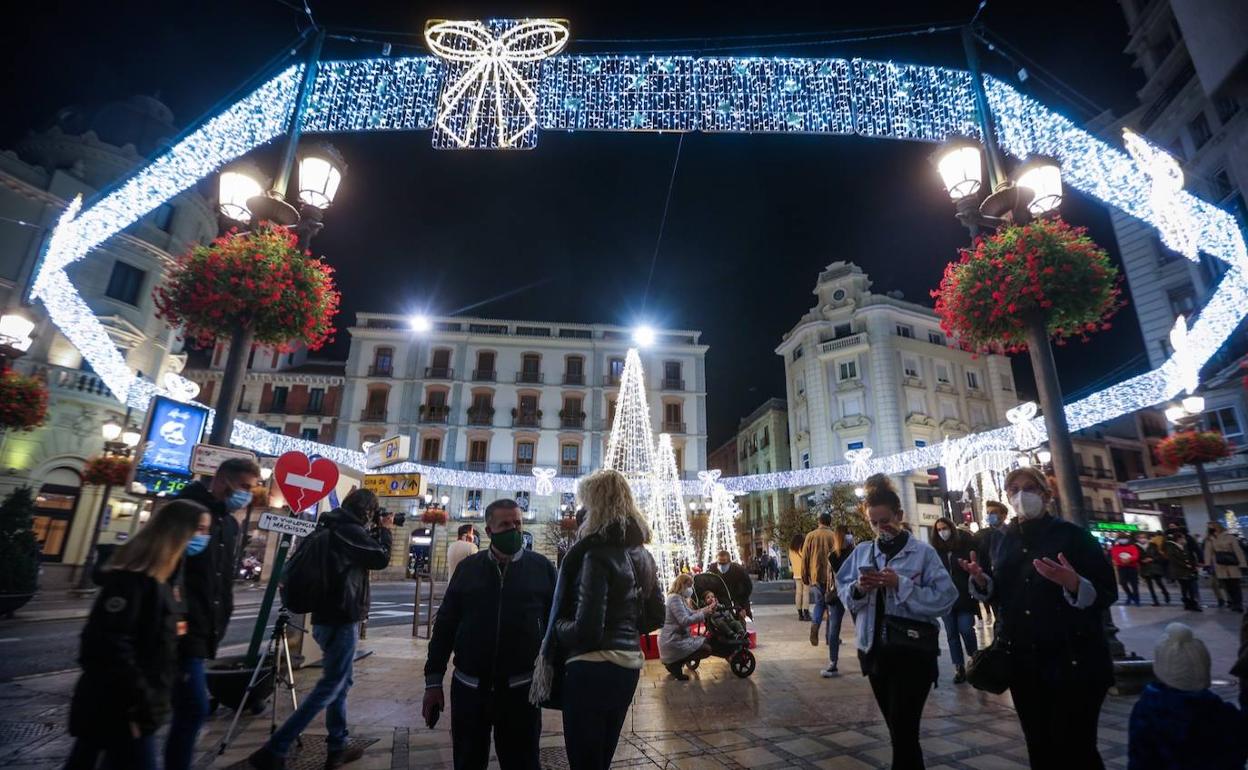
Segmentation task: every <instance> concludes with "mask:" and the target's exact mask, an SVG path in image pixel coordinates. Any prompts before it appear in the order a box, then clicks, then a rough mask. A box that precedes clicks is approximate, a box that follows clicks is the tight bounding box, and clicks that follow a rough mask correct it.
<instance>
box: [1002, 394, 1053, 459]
mask: <svg viewBox="0 0 1248 770" xmlns="http://www.w3.org/2000/svg"><path fill="white" fill-rule="evenodd" d="M1005 420H1006V422H1008V423H1009V424H1010V425H1013V426H1014V446H1016V447H1018V448H1019V449H1021V450H1024V451H1026V450H1028V449H1031V448H1033V447H1038V446H1040V445H1041V444H1043V443H1044V441H1045V438H1046V436H1047V431H1046V430H1045V428H1044V420H1041V419H1039V418H1037V417H1036V402H1035V401H1024V402H1023V403H1021V404H1019V405H1018V406H1015V407H1012V408H1010V409H1007V410H1005Z"/></svg>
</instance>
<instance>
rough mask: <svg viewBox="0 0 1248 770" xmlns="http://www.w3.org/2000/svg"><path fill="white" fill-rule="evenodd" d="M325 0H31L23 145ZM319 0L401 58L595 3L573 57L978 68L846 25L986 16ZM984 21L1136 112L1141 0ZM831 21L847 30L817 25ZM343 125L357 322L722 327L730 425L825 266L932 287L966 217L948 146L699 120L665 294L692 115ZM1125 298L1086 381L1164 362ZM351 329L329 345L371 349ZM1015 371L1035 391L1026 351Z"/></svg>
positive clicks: (717, 408) (336, 211) (340, 44)
mask: <svg viewBox="0 0 1248 770" xmlns="http://www.w3.org/2000/svg"><path fill="white" fill-rule="evenodd" d="M300 2H301V0H289V2H287V0H248V1H247V2H237V1H234V0H222V1H219V2H210V3H209V2H188V3H178V4H170V3H167V2H146V1H144V2H125V3H78V2H46V3H39V4H33V3H32V4H26V5H25V6H24V8H23V13H24V14H25V16H24V18H23V21H24V22H25V24H24V25H23V24H21V23H12V24H9V25H7V28H6V30H5V32H4V37H5V38H7V39H5V40H4V44H3V45H0V61H2V62H3V66H4V69H5V71H8V72H10V73H21V77H18V78H13V77H11V78H9V83H8V86H7V88H6V109H5V110H3V111H0V148H9V147H11V146H12V145H13V143H14V142H15V141H16V140H18V139H19V138H20V137H21V136H23V135H24V134H25V132H26V131H27V130H29V129H31V128H33V127H39V126H44V125H48V124H49V123H50V122H51V118H52V116H53V115H54V114H55V112H56V111H57V110H58V109H60V108H62V107H64V106H67V105H81V106H84V107H87V108H90V107H91V106H93V105H97V104H99V103H101V102H104V101H108V100H112V99H120V98H124V97H126V96H128V95H131V94H135V93H144V94H149V95H158V96H159V97H160V98H161V99H162V100H163V101H164V102H165V103H166V104H168V105H169V106H170V108H171V109H172V110H173V111H174V114H175V117H176V120H177V121H178V122H179V124H180V125H185V124H187V123H189V122H190V121H192V120H194V119H195V118H196V117H197V116H200V115H202V114H203V113H204V112H205V111H208V110H210V109H211V108H212V107H213V106H214V104H215V103H216V102H217V100H219V99H220V98H222V97H223V96H224V95H225V94H227V93H228V92H229V91H230V90H232V89H233V88H234V87H235V86H236V85H238V84H239V83H241V82H243V81H244V80H246V79H247V78H249V77H250V76H251V75H252V74H253V73H254V71H255V69H256V68H258V67H259V66H261V65H262V64H263V63H264V62H266V61H268V60H269V59H271V58H272V57H273V56H274V55H275V53H276V52H277V51H279V50H280V49H281V47H282V46H283V45H284V44H287V43H289V42H290V41H291V40H292V39H293V38H294V36H295V35H296V34H297V32H298V30H299V28H300V27H301V26H305V25H306V24H307V20H306V17H305V16H304V15H303V14H302V13H301V12H298V11H297V10H296V9H295V7H296V6H297V5H298V4H299V3H300ZM309 2H310V4H311V7H312V10H313V13H314V15H315V16H316V18H317V20H318V21H319V22H320V23H321V24H323V25H325V26H327V27H330V28H331V31H333V30H334V29H337V30H343V29H344V28H348V27H349V28H354V29H358V30H385V31H392V32H394V33H395V34H393V35H382V34H379V33H365V32H357V33H356V34H357V35H358V36H359V37H368V38H374V39H377V40H382V39H385V40H389V41H391V42H393V43H394V44H395V46H394V51H393V52H394V54H395V55H403V54H407V53H411V52H413V51H419V52H422V53H423V52H424V49H423V45H422V43H421V40H420V38H419V35H418V33H419V32H420V31H421V30H422V29H423V25H424V21H425V19H427V18H465V19H475V18H489V17H495V16H497V17H520V16H557V17H563V18H567V19H569V20H570V22H571V29H572V41H571V43H570V45H569V46H568V49H567V51H568V52H569V53H597V52H646V53H648V52H654V51H666V52H673V53H688V54H697V53H698V52H699V51H705V52H707V53H708V54H709V53H714V54H717V55H803V56H816V55H824V56H842V57H852V56H863V57H869V58H892V59H895V60H898V61H902V62H914V63H920V64H938V65H947V66H955V67H964V66H965V62H964V60H963V59H962V53H961V46H960V43H959V40H958V37H957V34H956V32H944V33H935V34H923V35H908V36H905V37H900V38H892V39H884V40H871V41H856V42H851V41H846V40H845V39H846V38H854V37H868V36H874V35H880V34H887V33H888V31H887V30H884V31H882V30H880V29H879V28H882V27H891V28H896V27H899V26H903V25H906V26H908V25H912V24H920V23H928V22H930V23H932V24H933V25H936V26H939V25H942V24H949V23H957V22H961V21H964V20H966V19H968V18H969V17H970V15H971V14H972V13H973V12H974V11H975V5H976V2H975V0H959V2H937V1H936V0H927V1H925V2H914V3H901V2H876V3H855V4H850V3H836V4H831V3H826V4H822V5H825V6H829V7H830V6H833V5H835V6H837V7H836V8H835V10H834V11H832V10H827V11H824V12H822V13H818V14H813V13H812V12H811V11H810V6H812V5H814V4H811V3H794V4H791V5H789V4H785V3H778V2H769V3H752V4H749V5H744V4H741V5H734V4H732V3H722V2H717V3H709V2H696V3H695V2H682V3H671V2H666V3H641V2H639V3H629V4H627V5H628V6H629V8H627V9H621V8H620V6H621V5H624V4H620V3H611V4H607V3H597V4H594V5H593V6H591V5H589V4H587V3H565V4H562V5H561V4H555V3H549V2H540V1H535V2H533V3H531V4H519V3H516V4H505V3H493V4H485V3H481V4H472V3H453V4H447V3H428V4H419V3H394V2H360V1H353V2H350V3H347V2H336V3H331V2H328V1H327V0H309ZM122 9H124V10H122ZM608 9H609V10H608ZM981 19H982V21H983V22H984V23H985V24H986V25H987V27H988V29H989V30H990V31H992V32H995V33H996V35H997V36H999V37H1000V38H1003V39H1004V40H1005V41H1007V43H1009V44H1012V45H1013V46H1014V47H1015V48H1016V49H1017V50H1018V51H1021V52H1022V54H1023V55H1025V56H1027V57H1029V58H1030V59H1031V60H1033V61H1034V62H1036V63H1038V64H1039V65H1040V66H1041V67H1043V68H1045V69H1046V70H1048V71H1049V72H1051V73H1052V74H1053V75H1055V76H1056V77H1057V78H1060V79H1061V80H1062V81H1064V82H1065V83H1067V84H1069V85H1071V86H1073V87H1074V88H1076V89H1078V90H1079V92H1081V94H1082V98H1086V99H1088V100H1090V101H1091V102H1092V103H1093V104H1094V105H1096V106H1098V107H1101V108H1108V109H1112V110H1113V111H1114V112H1116V113H1118V114H1121V113H1122V112H1124V111H1125V110H1127V109H1129V108H1130V107H1131V106H1132V105H1133V103H1134V91H1135V89H1136V88H1138V87H1139V85H1140V82H1141V77H1140V74H1139V72H1138V71H1136V70H1133V69H1132V68H1131V66H1130V59H1129V58H1128V57H1127V56H1125V55H1123V53H1122V50H1123V48H1124V46H1125V45H1126V23H1125V21H1124V19H1123V17H1122V14H1121V11H1120V9H1119V7H1118V5H1117V3H1113V2H1108V0H1100V1H1099V2H1095V3H1088V2H1079V1H1067V0H1051V1H1050V2H1047V3H1019V2H1016V1H1015V0H1010V1H1009V2H1006V1H1005V0H994V2H992V3H991V4H990V5H989V6H988V8H987V9H986V10H985V11H984V12H983V15H982V17H981ZM868 28H869V29H868ZM864 30H867V31H864ZM793 33H805V34H807V36H806V37H794V36H793ZM743 36H756V37H753V38H751V39H743ZM761 36H767V37H761ZM673 38H686V40H679V41H675V42H670V41H671V40H672V39H673ZM809 40H836V41H839V42H834V43H825V44H821V45H797V44H796V43H797V42H805V41H809ZM726 49H731V50H726ZM998 50H1000V49H998ZM379 53H380V45H379V44H377V43H359V44H352V43H349V42H345V41H330V43H328V44H327V48H326V56H327V57H349V56H369V55H377V54H379ZM982 57H983V59H984V66H985V68H986V69H987V70H988V71H990V72H992V73H994V74H996V75H998V76H1001V77H1005V78H1008V79H1010V80H1014V73H1015V72H1016V71H1017V69H1018V66H1019V65H1018V64H1017V63H1011V62H1010V61H1008V60H1007V59H1006V58H1004V57H1003V56H1002V55H1001V54H1000V53H998V52H993V51H987V50H985V51H983V52H982ZM1015 59H1016V61H1018V59H1017V57H1015ZM1031 71H1032V74H1033V77H1032V78H1031V79H1029V80H1028V81H1027V82H1026V83H1025V84H1024V85H1023V88H1024V90H1026V91H1027V92H1029V93H1031V94H1033V95H1035V96H1037V97H1039V98H1040V99H1041V100H1042V101H1044V102H1045V103H1047V104H1049V105H1051V106H1053V107H1056V108H1059V109H1061V110H1063V111H1064V112H1066V114H1068V115H1070V116H1072V117H1074V118H1076V119H1087V118H1090V117H1091V116H1092V114H1093V109H1092V107H1090V106H1088V105H1087V104H1086V103H1084V102H1082V101H1080V99H1081V97H1080V96H1072V95H1070V94H1069V93H1063V92H1061V90H1060V89H1061V88H1062V87H1061V86H1057V87H1056V88H1050V87H1046V86H1045V84H1043V83H1040V82H1037V78H1036V77H1034V75H1037V74H1039V73H1038V72H1037V71H1036V69H1035V68H1034V67H1031ZM332 141H333V143H334V145H335V146H336V147H337V148H338V149H339V150H340V151H341V152H342V154H343V155H344V156H345V158H346V160H347V163H348V164H349V171H348V174H347V177H346V179H345V180H344V182H343V185H342V189H341V190H340V191H339V195H338V201H337V203H336V204H335V206H334V207H333V209H332V210H330V211H329V212H328V213H327V214H326V218H325V219H326V228H325V231H324V232H323V233H322V234H321V235H320V236H319V237H318V239H317V241H316V243H315V246H316V251H318V252H321V253H323V254H324V255H325V256H326V257H327V258H328V260H329V261H330V262H331V263H332V264H334V265H335V266H336V267H337V268H338V269H339V273H338V279H339V285H340V288H341V290H342V292H343V310H344V313H343V315H341V316H340V317H339V319H338V322H339V326H340V327H342V326H347V325H350V323H351V322H352V321H353V319H354V314H355V312H356V311H359V310H370V311H382V312H403V313H408V312H414V311H417V310H420V311H424V312H428V313H431V314H447V313H456V312H463V313H471V314H476V315H482V316H490V317H501V318H515V319H534V320H549V321H573V322H586V323H589V322H600V323H618V324H627V325H632V324H635V323H638V322H643V321H645V322H649V323H651V324H652V325H654V326H655V327H658V328H662V327H669V328H693V329H700V330H702V332H703V336H702V341H703V342H704V343H706V344H708V345H709V346H710V352H709V353H708V354H707V359H706V360H707V380H708V391H709V396H708V412H709V418H710V434H711V446H712V447H714V446H716V445H717V444H718V443H719V442H721V441H723V440H725V439H726V438H727V437H728V436H729V435H730V434H731V433H732V432H733V431H734V430H735V426H736V422H737V420H738V419H739V418H740V417H742V416H744V415H746V414H748V413H749V412H750V411H751V410H752V409H753V408H754V407H755V406H757V405H758V404H759V403H761V402H762V401H764V400H765V399H766V398H768V397H771V396H780V397H783V396H784V376H783V373H784V368H783V364H782V362H781V360H780V358H779V357H778V356H776V355H775V354H774V353H773V352H772V351H773V350H774V348H775V346H776V345H777V344H778V343H779V341H780V337H781V335H782V334H783V333H784V332H785V331H787V330H788V329H790V328H791V327H792V326H793V324H794V323H795V322H796V321H797V319H798V318H799V317H800V316H801V315H802V313H804V312H805V311H806V310H807V309H809V308H810V306H811V305H812V304H813V301H814V298H813V296H812V295H811V289H812V288H813V286H814V282H815V279H816V276H817V274H818V272H819V270H820V269H822V267H823V266H824V265H826V264H827V263H829V262H831V261H833V260H838V259H844V260H852V261H854V262H857V263H858V264H859V265H861V266H862V267H863V268H864V270H866V271H867V272H868V273H869V274H870V275H871V277H872V280H873V281H874V289H875V290H876V291H878V292H884V291H889V290H894V289H896V290H900V291H902V292H904V293H905V296H906V298H907V299H910V300H914V301H918V302H922V303H925V304H930V303H931V300H930V299H929V297H928V291H929V290H930V289H932V288H934V287H935V286H936V284H937V283H938V281H939V277H940V274H941V272H942V270H943V268H944V265H945V264H946V263H947V262H948V261H950V260H951V259H953V258H955V257H956V249H957V248H958V247H959V246H960V245H962V244H963V243H964V241H965V238H966V234H965V231H964V230H963V229H962V228H961V226H960V225H959V224H958V223H957V222H956V220H954V218H953V208H952V205H951V204H950V203H949V200H948V196H947V195H946V194H945V193H944V191H943V188H942V187H941V185H940V182H939V179H938V178H937V175H936V173H935V171H934V169H933V168H932V167H931V165H930V164H929V162H928V156H929V154H930V153H931V152H932V151H933V149H934V147H933V146H932V145H927V144H919V143H907V142H897V141H892V140H870V139H864V138H861V137H813V136H720V135H704V134H691V135H688V136H686V137H685V139H684V144H683V148H682V149H681V153H680V160H679V164H678V166H677V168H676V174H675V186H674V189H673V192H672V198H671V205H670V210H669V212H668V219H667V226H666V231H665V232H664V235H663V239H662V243H661V245H660V247H659V252H658V260H657V264H656V266H655V269H654V277H653V281H652V283H651V285H650V288H649V291H648V292H647V291H646V284H647V274H648V272H649V270H650V266H651V258H652V255H653V254H654V251H655V244H656V236H657V233H658V230H659V223H660V219H661V217H662V214H663V208H664V200H665V198H666V195H667V191H668V183H669V180H670V179H671V178H672V168H673V160H674V158H675V156H676V149H677V142H678V137H677V136H676V135H674V134H667V135H659V134H637V133H629V134H609V133H576V134H562V133H554V132H549V133H543V134H541V135H540V136H539V140H538V146H537V148H536V149H535V150H532V151H527V152H512V153H503V152H488V151H440V150H434V149H432V148H431V146H430V133H429V132H427V131H425V132H406V133H389V134H387V133H369V134H358V135H338V136H334V137H332ZM258 159H259V160H261V162H262V163H263V162H265V159H266V156H265V155H263V154H261V155H259V157H258ZM272 165H273V163H272V161H269V162H268V163H267V166H268V167H271V166H272ZM208 189H211V188H208ZM1063 213H1064V215H1065V216H1066V218H1067V219H1068V220H1069V221H1071V222H1073V223H1075V224H1080V225H1085V226H1087V227H1089V228H1090V229H1091V232H1092V235H1093V237H1094V238H1095V239H1096V240H1097V241H1098V242H1099V243H1100V244H1101V245H1103V246H1104V247H1105V248H1107V249H1108V250H1109V251H1110V252H1111V254H1114V251H1115V248H1114V242H1113V233H1112V230H1111V228H1110V225H1109V219H1108V216H1107V215H1106V213H1105V212H1104V210H1103V209H1101V208H1100V207H1099V205H1098V204H1095V203H1090V202H1089V201H1087V200H1086V199H1083V198H1081V197H1080V196H1078V195H1077V194H1074V193H1072V192H1071V191H1069V190H1068V191H1067V203H1066V204H1065V205H1064V206H1063ZM1116 258H1117V256H1116V254H1115V259H1116ZM524 287H527V288H524ZM516 289H522V290H520V291H514V290H516ZM508 292H514V293H511V294H509V295H508V296H505V297H503V298H501V299H500V298H499V297H500V295H503V294H506V293H508ZM1128 300H1129V297H1128ZM1115 320H1116V321H1117V323H1115V325H1114V328H1113V329H1112V330H1111V331H1109V332H1104V333H1101V334H1100V335H1099V336H1098V337H1097V338H1096V339H1095V341H1093V342H1091V343H1088V344H1086V345H1082V346H1080V345H1076V346H1073V347H1067V348H1064V349H1062V348H1059V349H1058V355H1057V357H1058V364H1059V367H1060V371H1061V375H1062V381H1063V386H1064V387H1065V389H1066V391H1067V393H1068V394H1070V393H1077V392H1078V391H1080V390H1081V389H1082V388H1085V387H1087V386H1089V385H1091V384H1093V383H1096V382H1097V381H1098V380H1101V379H1103V378H1104V377H1105V376H1106V375H1110V374H1113V380H1115V381H1116V380H1118V379H1123V378H1125V377H1126V376H1129V375H1130V374H1134V373H1137V372H1139V371H1143V370H1144V369H1145V368H1147V364H1146V362H1145V361H1144V360H1143V344H1142V341H1141V339H1140V334H1139V330H1138V326H1137V325H1136V323H1135V319H1134V314H1133V312H1132V311H1131V309H1130V308H1128V309H1126V310H1124V311H1122V312H1121V313H1120V314H1119V316H1118V318H1117V319H1115ZM346 337H347V335H345V334H342V335H340V338H339V341H338V343H336V345H335V346H334V347H333V348H330V349H328V350H327V351H325V352H326V353H328V354H330V355H334V356H345V355H346V345H347V343H346ZM1015 369H1016V372H1017V375H1018V380H1019V384H1020V388H1022V389H1024V390H1026V389H1028V388H1029V387H1030V369H1029V367H1028V366H1027V363H1026V361H1025V357H1024V358H1023V359H1020V360H1017V361H1016V362H1015ZM1116 369H1120V370H1121V371H1120V372H1118V373H1115V372H1114V370H1116ZM1105 384H1108V383H1105Z"/></svg>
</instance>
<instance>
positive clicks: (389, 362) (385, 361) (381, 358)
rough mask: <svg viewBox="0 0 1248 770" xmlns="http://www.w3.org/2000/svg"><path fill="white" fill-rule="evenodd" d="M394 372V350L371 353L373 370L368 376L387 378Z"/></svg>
mask: <svg viewBox="0 0 1248 770" xmlns="http://www.w3.org/2000/svg"><path fill="white" fill-rule="evenodd" d="M393 371H394V348H377V349H376V350H374V351H373V370H372V371H371V372H369V374H373V375H378V376H383V377H388V376H390V374H391V373H392V372H393Z"/></svg>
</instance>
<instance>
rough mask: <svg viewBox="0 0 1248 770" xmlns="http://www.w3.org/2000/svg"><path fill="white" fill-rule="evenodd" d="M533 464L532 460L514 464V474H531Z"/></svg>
mask: <svg viewBox="0 0 1248 770" xmlns="http://www.w3.org/2000/svg"><path fill="white" fill-rule="evenodd" d="M534 465H535V464H534V462H533V461H532V460H520V461H518V462H517V463H516V473H518V474H522V475H523V474H531V473H533V467H534Z"/></svg>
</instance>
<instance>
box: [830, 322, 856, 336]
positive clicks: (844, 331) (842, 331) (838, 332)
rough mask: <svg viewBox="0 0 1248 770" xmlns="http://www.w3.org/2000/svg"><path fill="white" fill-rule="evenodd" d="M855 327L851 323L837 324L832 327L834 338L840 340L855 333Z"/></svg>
mask: <svg viewBox="0 0 1248 770" xmlns="http://www.w3.org/2000/svg"><path fill="white" fill-rule="evenodd" d="M853 333H854V331H853V328H852V327H851V326H850V325H849V324H837V325H836V326H834V327H832V339H834V340H839V339H844V338H845V337H848V336H849V335H851V334H853Z"/></svg>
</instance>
